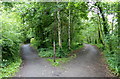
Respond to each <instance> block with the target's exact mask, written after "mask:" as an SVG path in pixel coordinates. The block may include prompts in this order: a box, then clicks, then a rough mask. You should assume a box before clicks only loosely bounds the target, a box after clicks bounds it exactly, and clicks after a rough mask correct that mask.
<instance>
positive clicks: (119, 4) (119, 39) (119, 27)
mask: <svg viewBox="0 0 120 79" xmlns="http://www.w3.org/2000/svg"><path fill="white" fill-rule="evenodd" d="M117 15H118V16H117V17H118V20H117V21H118V43H119V45H120V2H118V14H117Z"/></svg>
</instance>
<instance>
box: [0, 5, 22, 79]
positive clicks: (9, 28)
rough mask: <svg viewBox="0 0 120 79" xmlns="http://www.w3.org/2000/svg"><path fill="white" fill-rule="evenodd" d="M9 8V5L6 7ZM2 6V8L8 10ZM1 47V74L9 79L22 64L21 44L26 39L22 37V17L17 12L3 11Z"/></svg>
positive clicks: (0, 31) (0, 21)
mask: <svg viewBox="0 0 120 79" xmlns="http://www.w3.org/2000/svg"><path fill="white" fill-rule="evenodd" d="M6 6H7V7H9V6H8V5H6ZM6 6H2V8H6ZM0 18H1V20H0V23H2V25H1V26H0V28H2V29H0V34H1V39H0V46H1V52H0V55H2V58H1V59H2V60H1V61H0V71H2V74H0V78H1V77H9V76H11V75H13V74H14V73H15V72H16V71H17V70H18V67H19V66H20V64H21V60H20V50H19V48H20V43H21V42H22V40H23V39H24V38H23V37H21V35H22V31H21V30H22V24H21V19H20V16H18V14H17V13H16V12H12V11H10V10H7V11H6V10H4V9H2V15H0Z"/></svg>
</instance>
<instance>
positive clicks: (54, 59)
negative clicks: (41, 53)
mask: <svg viewBox="0 0 120 79" xmlns="http://www.w3.org/2000/svg"><path fill="white" fill-rule="evenodd" d="M55 48H56V46H55V41H54V42H53V50H54V58H53V61H54V62H56V49H55Z"/></svg>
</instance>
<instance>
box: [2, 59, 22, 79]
mask: <svg viewBox="0 0 120 79" xmlns="http://www.w3.org/2000/svg"><path fill="white" fill-rule="evenodd" d="M21 62H22V61H21V60H20V59H19V60H16V62H11V64H10V65H8V66H6V67H4V68H0V71H1V74H0V78H2V77H12V76H13V75H14V74H15V72H17V71H18V70H19V66H20V64H21Z"/></svg>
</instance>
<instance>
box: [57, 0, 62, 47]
mask: <svg viewBox="0 0 120 79" xmlns="http://www.w3.org/2000/svg"><path fill="white" fill-rule="evenodd" d="M57 4H58V5H59V2H58V1H57ZM57 18H58V42H59V47H60V48H62V43H61V27H60V10H59V9H58V11H57Z"/></svg>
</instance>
